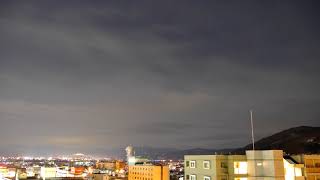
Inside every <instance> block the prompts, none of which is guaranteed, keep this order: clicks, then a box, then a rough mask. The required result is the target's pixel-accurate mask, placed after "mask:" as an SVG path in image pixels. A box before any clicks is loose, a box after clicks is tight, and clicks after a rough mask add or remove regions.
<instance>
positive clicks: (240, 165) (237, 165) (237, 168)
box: [234, 162, 248, 174]
mask: <svg viewBox="0 0 320 180" xmlns="http://www.w3.org/2000/svg"><path fill="white" fill-rule="evenodd" d="M247 173H248V163H247V162H234V174H247Z"/></svg>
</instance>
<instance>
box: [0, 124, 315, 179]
mask: <svg viewBox="0 0 320 180" xmlns="http://www.w3.org/2000/svg"><path fill="white" fill-rule="evenodd" d="M310 128H311V127H310ZM310 128H309V127H297V128H292V129H289V130H285V131H283V132H280V133H277V134H275V135H272V136H270V137H268V138H263V139H262V140H261V141H270V144H274V143H275V142H271V140H269V139H274V137H279V136H284V135H285V136H294V137H295V138H296V139H297V140H298V139H299V136H304V137H305V138H304V139H305V141H306V143H307V145H310V143H312V145H314V144H318V145H320V143H319V141H318V139H319V132H318V131H314V132H316V133H312V134H313V137H312V138H310V137H308V135H306V134H305V132H306V131H305V129H308V130H309V131H308V133H310V132H312V130H310ZM311 129H316V130H317V129H318V128H311ZM301 132H303V134H299V133H301ZM278 140H281V139H278ZM311 141H312V142H311ZM258 142H260V141H258ZM281 143H283V144H286V142H284V141H281ZM301 146H303V145H301ZM316 148H317V147H316ZM283 149H287V148H283ZM283 149H280V148H279V149H275V148H269V149H266V148H264V149H261V147H259V146H258V149H251V150H250V149H249V150H248V149H247V150H245V151H244V152H241V151H238V150H236V151H234V152H232V153H231V152H229V153H227V152H223V151H220V152H211V153H208V152H206V151H202V152H200V153H199V151H194V152H192V151H191V152H187V153H185V154H182V156H183V158H181V159H168V158H164V159H154V158H150V157H148V156H146V155H145V154H144V155H141V154H136V151H135V148H134V147H133V146H131V145H130V146H127V147H126V148H125V149H122V152H123V153H125V154H126V157H125V158H122V159H121V158H97V157H94V156H91V155H86V154H83V153H75V154H73V155H70V156H56V157H30V156H12V157H0V158H1V159H0V179H1V180H9V179H11V180H12V179H14V180H18V179H43V180H45V179H90V180H251V179H275V180H276V179H285V180H303V179H306V180H319V179H320V153H318V151H319V150H320V149H318V148H317V149H316V150H317V151H314V150H312V151H308V150H310V149H306V148H305V152H303V153H288V152H284V151H283ZM287 150H290V149H287Z"/></svg>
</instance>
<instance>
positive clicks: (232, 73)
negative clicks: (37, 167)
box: [0, 0, 320, 154]
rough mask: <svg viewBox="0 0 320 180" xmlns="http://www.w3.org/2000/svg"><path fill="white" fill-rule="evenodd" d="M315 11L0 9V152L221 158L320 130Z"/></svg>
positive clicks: (112, 6)
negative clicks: (165, 150)
mask: <svg viewBox="0 0 320 180" xmlns="http://www.w3.org/2000/svg"><path fill="white" fill-rule="evenodd" d="M318 7H319V3H318V2H317V1H308V2H306V1H265V2H257V1H228V2H225V1H223V2H216V1H203V2H194V1H188V2H185V1H174V2H173V1H157V2H156V1H139V2H137V1H121V2H119V1H100V2H88V1H72V0H70V1H63V2H62V1H61V2H58V1H34V2H33V1H19V2H18V1H1V6H0V37H1V41H0V84H1V86H0V119H1V126H0V141H1V142H2V143H1V146H0V151H2V152H6V151H9V149H11V150H12V151H15V152H20V153H26V154H28V153H29V154H30V153H31V154H32V153H48V152H50V153H51V152H56V153H58V152H73V151H86V152H91V153H92V152H96V151H95V150H98V149H100V150H101V149H112V148H115V147H123V146H124V145H126V144H133V145H136V146H154V147H172V148H191V147H204V148H229V147H238V146H242V145H245V144H247V143H248V142H249V140H250V138H249V131H248V127H249V122H248V110H249V109H252V108H253V109H254V111H255V125H256V136H257V138H261V137H263V136H265V135H270V134H272V133H274V132H277V131H279V130H282V129H286V128H290V127H293V126H299V125H311V126H319V125H320V124H319V122H320V121H319V118H320V113H319V111H318V108H319V107H320V95H319V92H320V86H319V82H320V71H319V68H320V61H319V57H320V41H319V40H320V39H319V38H320V37H319V32H320V26H319V23H318V18H319V12H318Z"/></svg>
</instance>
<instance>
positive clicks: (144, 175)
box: [128, 165, 170, 180]
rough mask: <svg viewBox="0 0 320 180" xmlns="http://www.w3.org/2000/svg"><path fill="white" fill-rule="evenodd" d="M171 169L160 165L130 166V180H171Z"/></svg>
mask: <svg viewBox="0 0 320 180" xmlns="http://www.w3.org/2000/svg"><path fill="white" fill-rule="evenodd" d="M169 179H170V175H169V167H168V166H160V165H159V166H158V165H134V166H129V175H128V180H169Z"/></svg>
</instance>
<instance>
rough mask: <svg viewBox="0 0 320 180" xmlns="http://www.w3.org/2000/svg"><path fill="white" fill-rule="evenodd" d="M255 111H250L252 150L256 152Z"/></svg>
mask: <svg viewBox="0 0 320 180" xmlns="http://www.w3.org/2000/svg"><path fill="white" fill-rule="evenodd" d="M252 114H253V111H252V110H250V122H251V138H252V150H254V133H253V115H252Z"/></svg>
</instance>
